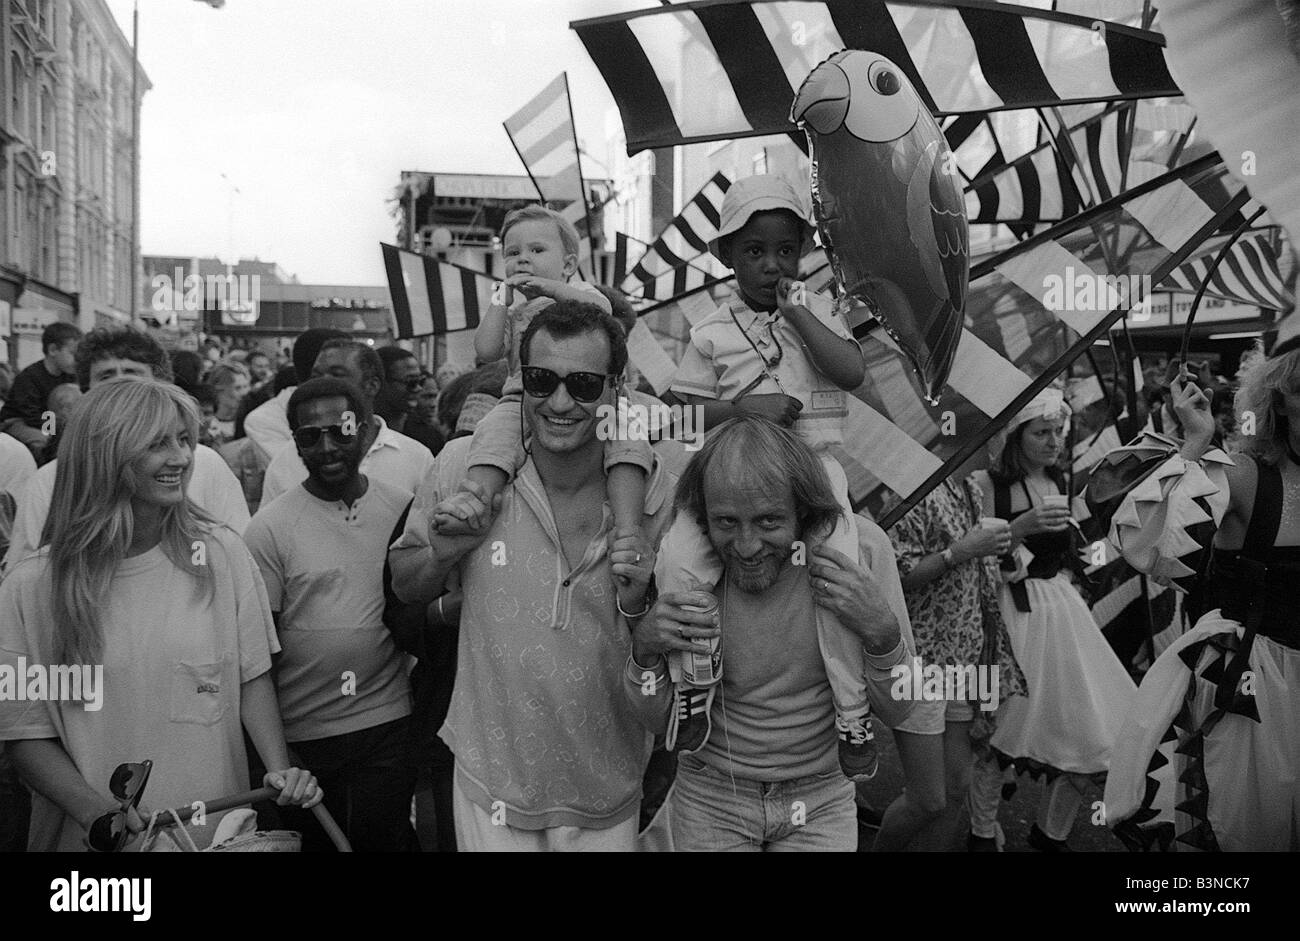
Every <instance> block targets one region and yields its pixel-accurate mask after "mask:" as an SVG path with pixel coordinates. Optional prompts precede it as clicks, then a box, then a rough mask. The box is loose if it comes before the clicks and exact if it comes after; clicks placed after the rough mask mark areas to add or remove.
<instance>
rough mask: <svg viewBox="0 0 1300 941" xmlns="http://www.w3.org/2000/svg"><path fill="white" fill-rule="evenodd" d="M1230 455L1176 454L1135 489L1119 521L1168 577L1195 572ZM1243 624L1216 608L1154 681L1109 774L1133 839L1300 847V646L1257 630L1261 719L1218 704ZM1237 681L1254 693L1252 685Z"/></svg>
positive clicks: (1135, 560)
mask: <svg viewBox="0 0 1300 941" xmlns="http://www.w3.org/2000/svg"><path fill="white" fill-rule="evenodd" d="M1231 463H1232V461H1231V460H1230V459H1229V458H1228V457H1227V455H1226V454H1224V453H1223V452H1222V451H1221V450H1218V449H1213V450H1211V451H1209V452H1208V453H1207V454H1206V455H1205V456H1204V457H1203V458H1202V461H1201V463H1195V462H1191V461H1187V460H1184V459H1183V458H1181V457H1178V456H1175V457H1171V458H1170V459H1169V460H1168V461H1166V462H1165V463H1164V464H1163V465H1162V466H1161V467H1160V468H1158V469H1157V471H1156V472H1155V473H1153V474H1152V475H1151V476H1150V477H1149V478H1147V479H1146V480H1145V481H1143V482H1142V483H1141V484H1140V485H1139V486H1137V487H1135V488H1134V490H1133V491H1132V492H1131V493H1130V494H1129V495H1128V497H1127V498H1126V499H1125V500H1124V502H1123V504H1122V506H1121V507H1120V509H1119V511H1118V512H1117V513H1116V514H1115V517H1114V520H1113V522H1112V527H1111V538H1112V540H1113V541H1114V542H1115V544H1116V545H1117V546H1118V547H1119V548H1120V551H1122V552H1123V553H1124V556H1125V558H1126V559H1128V561H1129V562H1130V563H1131V564H1132V565H1133V566H1134V567H1135V568H1138V569H1140V570H1142V571H1145V572H1147V573H1148V574H1150V575H1151V576H1152V577H1153V578H1157V579H1160V580H1162V581H1164V582H1167V583H1168V582H1172V580H1174V579H1181V578H1184V577H1185V576H1189V575H1192V574H1193V566H1192V565H1189V562H1192V561H1194V559H1192V558H1191V557H1192V556H1193V555H1194V554H1195V553H1197V552H1198V550H1200V549H1201V546H1200V545H1199V544H1198V543H1197V541H1196V540H1195V539H1193V538H1192V537H1191V536H1190V535H1189V533H1188V530H1189V528H1190V527H1192V526H1195V525H1197V524H1200V523H1205V522H1207V521H1209V520H1213V523H1214V525H1215V526H1216V527H1217V526H1218V524H1219V523H1220V522H1221V521H1222V519H1223V516H1224V513H1225V512H1226V511H1227V508H1228V502H1229V491H1228V484H1227V474H1226V471H1225V470H1224V468H1225V466H1227V465H1229V464H1231ZM1207 551H1208V548H1207ZM1173 583H1174V585H1175V587H1181V586H1178V585H1177V583H1176V582H1173ZM1243 633H1244V628H1243V626H1242V624H1240V623H1239V622H1237V621H1233V620H1228V619H1226V618H1224V617H1222V615H1221V613H1220V612H1219V610H1218V609H1215V610H1213V611H1210V612H1208V613H1207V614H1206V615H1205V616H1204V617H1202V618H1201V619H1200V620H1199V621H1198V622H1197V623H1196V625H1195V626H1194V627H1193V628H1192V629H1191V630H1190V631H1188V632H1187V633H1186V634H1184V635H1183V636H1182V637H1180V638H1179V639H1178V640H1177V641H1175V642H1174V643H1173V644H1172V645H1170V647H1169V648H1168V649H1167V650H1165V651H1164V653H1162V654H1161V655H1160V657H1159V658H1158V659H1157V660H1156V662H1155V664H1154V665H1153V666H1152V667H1151V669H1150V670H1149V671H1148V672H1147V674H1146V677H1145V678H1144V679H1143V681H1142V685H1141V686H1140V687H1139V689H1138V695H1137V699H1136V701H1135V702H1134V705H1133V708H1132V710H1131V711H1130V712H1129V715H1128V717H1127V719H1126V720H1125V722H1124V727H1123V730H1122V731H1121V733H1120V736H1119V738H1118V739H1117V741H1116V743H1115V749H1114V752H1113V754H1112V756H1111V769H1110V775H1109V777H1108V778H1107V781H1106V793H1105V807H1106V819H1107V823H1108V824H1109V825H1110V826H1117V825H1121V824H1122V825H1124V827H1127V829H1128V835H1127V836H1126V841H1131V838H1132V837H1134V836H1137V835H1139V834H1141V835H1142V836H1143V837H1144V842H1147V843H1149V842H1150V841H1151V840H1152V838H1153V837H1155V836H1156V835H1157V834H1159V835H1160V836H1161V843H1162V845H1164V846H1165V847H1166V848H1168V847H1169V846H1170V845H1171V843H1172V841H1171V840H1170V839H1169V837H1170V836H1173V835H1176V836H1177V839H1178V842H1180V843H1183V844H1186V845H1189V846H1192V847H1195V848H1198V849H1207V850H1213V849H1218V850H1224V851H1244V850H1274V851H1285V850H1295V849H1297V833H1296V826H1297V821H1298V820H1300V813H1298V811H1300V778H1298V776H1297V774H1298V772H1300V684H1297V683H1296V682H1295V678H1296V677H1300V651H1297V650H1292V649H1290V648H1287V647H1283V646H1282V645H1280V644H1278V643H1276V642H1275V641H1273V640H1271V639H1270V638H1268V637H1263V636H1257V637H1256V638H1255V641H1254V644H1253V645H1252V648H1251V653H1250V657H1249V660H1248V662H1247V666H1246V669H1247V671H1248V673H1247V674H1246V678H1248V679H1249V683H1250V686H1251V687H1252V689H1251V690H1250V692H1253V694H1254V697H1255V706H1256V708H1257V710H1258V714H1259V721H1255V720H1254V719H1253V718H1251V717H1249V716H1247V715H1242V714H1238V713H1235V712H1233V711H1224V710H1221V709H1216V708H1215V704H1214V699H1215V692H1216V688H1217V683H1216V680H1217V677H1218V675H1219V673H1220V671H1221V668H1222V665H1223V663H1224V662H1225V661H1226V660H1227V658H1229V657H1230V656H1231V655H1232V654H1233V653H1234V652H1235V651H1236V649H1237V647H1238V644H1239V641H1240V639H1241V637H1242V634H1243ZM1202 674H1207V675H1202ZM1238 689H1239V691H1246V684H1245V682H1243V683H1242V684H1241V685H1240V686H1239V687H1238ZM1170 824H1172V828H1171V827H1170V826H1169V825H1170ZM1161 825H1165V826H1164V827H1162V826H1161ZM1121 829H1122V828H1121ZM1162 830H1163V832H1161V831H1162ZM1121 835H1125V834H1121Z"/></svg>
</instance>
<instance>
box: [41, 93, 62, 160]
mask: <svg viewBox="0 0 1300 941" xmlns="http://www.w3.org/2000/svg"><path fill="white" fill-rule="evenodd" d="M36 146H37V147H39V148H40V149H41V150H50V151H56V150H57V149H58V127H57V125H56V123H55V112H54V92H53V91H51V90H50V86H49V85H44V84H43V85H41V112H40V133H39V135H38V140H37V142H36Z"/></svg>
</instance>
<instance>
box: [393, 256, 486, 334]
mask: <svg viewBox="0 0 1300 941" xmlns="http://www.w3.org/2000/svg"><path fill="white" fill-rule="evenodd" d="M379 248H380V250H381V251H382V252H383V255H384V269H385V271H387V273H388V293H389V296H390V297H391V298H392V301H393V335H394V336H396V337H397V338H398V339H399V340H407V339H410V338H412V337H426V336H429V335H431V334H441V333H451V332H453V331H456V330H472V329H473V328H474V327H477V326H478V322H479V318H480V317H481V316H482V314H483V312H484V311H486V310H487V308H488V305H489V304H491V302H492V284H493V279H492V277H491V276H489V275H486V274H483V273H482V272H480V271H474V270H472V269H470V268H462V267H460V266H459V265H453V264H449V263H448V262H445V261H439V260H438V259H436V258H430V257H429V256H427V255H419V254H416V253H415V252H408V251H405V250H403V249H400V248H398V247H397V246H395V245H386V244H384V243H383V242H380V243H379Z"/></svg>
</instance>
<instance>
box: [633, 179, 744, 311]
mask: <svg viewBox="0 0 1300 941" xmlns="http://www.w3.org/2000/svg"><path fill="white" fill-rule="evenodd" d="M730 187H731V180H729V179H728V178H727V176H726V174H725V173H721V172H719V173H715V174H713V176H712V178H710V180H709V181H708V182H707V183H705V184H704V186H702V187H700V191H699V192H698V193H696V194H695V195H694V196H692V197H691V198H690V199H689V200H687V201H686V205H685V206H683V207H682V211H681V212H679V213H678V214H677V215H676V216H674V217H673V219H672V221H671V222H669V223H668V224H667V225H666V226H664V229H663V231H662V232H660V233H659V235H658V237H657V238H656V239H655V240H654V242H652V243H651V244H650V247H649V249H648V250H647V251H646V253H645V254H644V255H642V256H641V258H640V260H639V261H637V263H636V264H635V265H633V267H632V270H631V271H630V272H628V274H627V276H626V277H625V278H624V279H623V281H622V283H621V284H620V285H619V286H620V288H621V289H622V290H623V292H624V293H625V294H629V295H636V296H640V297H643V298H645V299H647V300H664V299H666V298H670V297H673V296H674V295H677V294H681V293H682V292H683V291H688V290H690V289H691V288H694V287H698V286H699V285H700V284H703V283H704V280H705V278H706V277H709V276H712V277H715V278H718V277H725V276H726V269H725V268H723V267H722V265H721V264H720V263H719V262H718V261H717V260H716V259H715V258H714V257H713V256H712V255H711V254H709V241H710V240H711V239H712V238H713V237H714V236H716V235H717V234H718V224H719V212H720V210H721V208H722V197H723V196H724V195H725V194H726V192H727V190H728V189H729V188H730ZM701 258H702V259H703V260H702V261H696V260H697V259H701ZM693 261H695V262H696V269H697V273H696V274H695V275H694V276H692V274H691V271H692V269H691V268H690V267H688V265H689V263H691V262H693Z"/></svg>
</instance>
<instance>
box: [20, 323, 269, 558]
mask: <svg viewBox="0 0 1300 941" xmlns="http://www.w3.org/2000/svg"><path fill="white" fill-rule="evenodd" d="M76 368H77V382H78V383H79V384H80V386H81V388H83V389H90V388H92V387H93V386H95V385H97V384H98V383H100V382H103V381H105V380H106V379H113V378H116V377H118V376H135V377H137V378H145V379H148V378H151V377H152V378H154V379H158V380H160V381H162V382H171V381H172V370H171V360H170V359H169V358H168V356H167V351H166V350H164V349H163V348H162V346H161V344H159V343H158V341H156V340H155V339H154V338H153V337H151V336H149V335H148V334H145V333H140V332H139V331H137V330H129V329H120V328H110V327H100V328H97V329H95V330H92V331H90V333H88V334H86V335H85V336H84V337H83V338H82V339H81V342H80V343H78V344H77V352H76ZM58 463H59V462H58V461H57V460H54V461H50V462H49V463H48V464H46V465H45V466H43V467H42V468H41V469H40V470H38V471H37V472H36V473H35V474H33V475H32V476H31V477H29V478H28V479H27V482H26V483H25V484H23V486H22V487H21V489H19V490H18V491H16V492H13V497H14V502H15V503H16V504H17V507H18V508H17V514H16V515H15V517H14V527H13V532H12V533H11V534H10V538H9V552H8V554H7V555H6V556H5V565H6V567H8V566H11V565H13V564H14V563H15V562H17V561H18V560H19V559H21V558H23V557H24V556H26V555H28V554H30V553H32V552H35V551H36V550H37V548H39V546H40V543H41V532H42V531H43V530H44V529H45V518H46V517H47V516H48V515H49V512H50V497H51V495H52V494H53V493H54V475H55V473H56V472H57V470H56V469H57V467H58ZM188 496H189V498H190V499H191V500H193V501H194V502H195V503H196V504H198V506H199V507H200V508H201V509H203V510H204V511H205V512H207V514H208V515H209V516H212V517H214V518H215V519H216V520H217V521H218V522H221V523H225V524H226V525H227V526H229V527H230V528H231V529H233V530H234V531H235V532H237V533H239V534H240V535H242V534H243V532H244V527H245V526H247V525H248V504H246V503H245V502H244V492H243V490H242V489H240V486H239V480H238V478H236V477H235V475H234V474H233V473H232V472H231V470H230V468H229V467H228V466H227V465H226V462H225V461H224V460H223V459H222V457H221V455H220V454H218V453H217V452H216V451H214V450H212V449H211V448H209V447H206V446H204V445H201V444H200V445H196V446H195V448H194V474H193V476H192V477H191V478H190V486H189V490H188Z"/></svg>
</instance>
